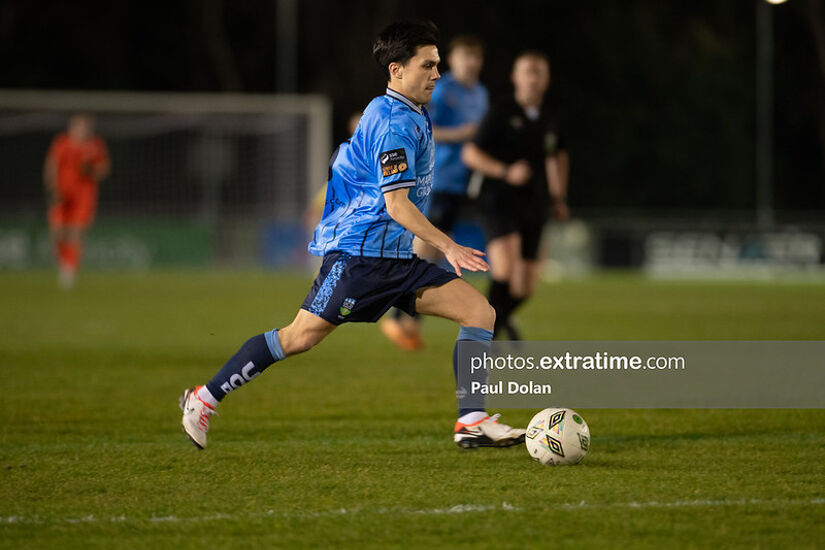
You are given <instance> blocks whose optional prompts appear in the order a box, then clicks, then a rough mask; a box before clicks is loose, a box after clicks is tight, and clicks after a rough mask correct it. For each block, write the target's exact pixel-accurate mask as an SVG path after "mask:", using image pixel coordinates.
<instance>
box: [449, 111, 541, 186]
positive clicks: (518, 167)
mask: <svg viewBox="0 0 825 550" xmlns="http://www.w3.org/2000/svg"><path fill="white" fill-rule="evenodd" d="M500 119H501V115H500V114H499V113H498V112H497V109H496V108H495V107H494V108H492V109H490V110H489V111H487V114H486V115H484V118H483V119H482V121H481V126H480V127H479V129H478V133H477V134H476V136H475V138H474V139H473V141H470V142H467V143H465V144H464V147H462V148H461V161H462V162H463V163H464V164H465V165H466V166H467V167H468V168H469V169H470V170H475V171H477V172H481V173H482V174H484V175H485V176H487V177H488V178H494V179H500V180H503V181H505V182H507V183H508V184H510V185H512V186H515V187H520V186H522V185H524V184H525V183H527V182H528V181H529V180H530V176H531V175H532V173H531V171H530V164H529V163H528V162H527V161H526V160H518V161H516V162H514V163H512V164H507V163H506V162H504V161H502V160H500V159H497V158H495V157H494V156H492V155H491V154H489V153H488V152H487V149H488V148H489V147H490V146H491V145H493V144H494V143H495V142H496V141H497V140H499V139H500V136H501V133H502V131H503V129H502V128H501V127H500V126H501V124H500V123H499V120H500Z"/></svg>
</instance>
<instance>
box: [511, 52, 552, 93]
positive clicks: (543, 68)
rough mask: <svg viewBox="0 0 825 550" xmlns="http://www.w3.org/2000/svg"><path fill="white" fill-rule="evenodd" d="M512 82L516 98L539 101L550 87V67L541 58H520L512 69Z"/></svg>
mask: <svg viewBox="0 0 825 550" xmlns="http://www.w3.org/2000/svg"><path fill="white" fill-rule="evenodd" d="M512 80H513V87H514V88H515V90H516V95H517V96H521V97H524V98H526V99H529V100H532V101H537V100H540V99H541V97H542V96H543V95H544V92H546V91H547V87H548V86H549V85H550V67H549V66H548V65H547V62H546V61H545V60H543V59H541V58H538V57H522V58H521V59H519V60H518V61H516V65H515V67H513V74H512Z"/></svg>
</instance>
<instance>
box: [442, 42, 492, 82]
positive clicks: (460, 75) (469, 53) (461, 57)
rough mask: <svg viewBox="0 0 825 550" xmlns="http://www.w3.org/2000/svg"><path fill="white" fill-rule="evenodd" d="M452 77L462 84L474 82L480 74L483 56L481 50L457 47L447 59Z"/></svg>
mask: <svg viewBox="0 0 825 550" xmlns="http://www.w3.org/2000/svg"><path fill="white" fill-rule="evenodd" d="M447 61H448V62H449V64H450V70H451V71H452V72H453V75H455V77H456V78H457V79H458V80H459V81H462V82H475V81H477V80H478V75H480V74H481V66H482V65H483V64H484V56H483V55H482V53H481V49H479V48H472V47H467V46H457V47H456V48H454V49H453V51H451V52H450V56H449V57H448V58H447Z"/></svg>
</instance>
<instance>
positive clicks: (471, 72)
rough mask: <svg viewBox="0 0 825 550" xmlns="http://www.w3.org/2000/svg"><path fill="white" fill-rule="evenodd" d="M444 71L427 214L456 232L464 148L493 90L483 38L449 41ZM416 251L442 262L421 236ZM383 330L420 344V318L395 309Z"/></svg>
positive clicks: (464, 178)
mask: <svg viewBox="0 0 825 550" xmlns="http://www.w3.org/2000/svg"><path fill="white" fill-rule="evenodd" d="M447 63H448V64H449V66H450V71H449V72H446V73H444V74H443V75H442V76H441V80H439V81H438V82H437V83H436V85H435V90H434V91H433V97H432V99H431V100H430V103H428V104H427V109H428V111H429V113H430V117H431V119H432V121H433V138H434V139H435V142H436V147H435V180H434V181H433V190H432V193H431V194H430V198H429V202H428V204H427V207H426V209H425V210H424V213H425V214H426V216H427V218H428V219H429V220H430V222H431V223H432V224H433V225H434V226H435V227H437V228H438V229H440V230H441V231H443V232H444V233H447V234H448V235H449V234H451V233H452V231H453V229H454V227H455V224H456V222H457V221H458V218H459V216H460V215H461V207H462V204H463V203H464V201H465V200H466V197H467V182H468V180H469V177H470V173H469V170H467V167H466V166H465V165H464V163H463V162H462V161H461V147H462V146H463V145H464V143H466V142H467V141H468V140H470V139H472V138H473V136H475V133H476V131H477V130H478V125H479V123H480V122H481V119H482V117H483V116H484V113H486V112H487V107H488V103H489V100H488V95H487V89H486V88H485V87H484V85H483V84H481V83H480V82H479V80H478V79H479V75H480V74H481V68H482V65H483V64H484V46H483V45H482V43H481V40H479V39H478V38H477V37H475V36H472V35H459V36H456V37H455V38H453V39H452V40H451V41H450V44H449V50H448V53H447ZM416 253H417V254H418V255H419V256H421V257H422V258H425V259H427V260H430V261H433V262H437V261H439V260H440V256H441V255H440V253H439V252H438V250H436V249H434V248H433V247H432V246H430V245H428V244H427V243H425V242H424V241H422V240H421V239H416ZM381 330H382V332H383V333H384V334H385V335H386V336H387V337H388V338H389V339H390V340H392V341H393V342H394V343H395V344H396V345H398V346H399V347H400V348H402V349H406V350H416V349H419V348H420V347H421V346H422V344H423V342H422V341H421V331H420V329H419V325H418V322H417V318H414V317H410V316H408V315H405V314H404V313H403V312H402V311H401V310H399V309H393V310H392V311H391V312H390V314H389V315H386V316H385V318H384V320H383V321H382V322H381Z"/></svg>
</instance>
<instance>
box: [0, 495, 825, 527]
mask: <svg viewBox="0 0 825 550" xmlns="http://www.w3.org/2000/svg"><path fill="white" fill-rule="evenodd" d="M822 504H825V498H812V499H807V500H805V499H796V500H764V499H758V498H753V499H735V500H723V499H720V500H711V499H698V500H676V501H671V502H658V501H647V502H634V501H630V502H587V501H581V502H561V503H558V504H554V505H553V509H555V510H559V509H561V510H591V509H604V508H627V509H645V508H647V509H650V508H652V509H656V508H662V509H670V508H719V507H725V506H816V505H822ZM522 510H523V508H520V507H518V506H513V505H512V504H509V503H507V502H502V503H501V504H498V505H479V504H457V505H455V506H450V507H448V508H430V509H410V508H375V509H369V508H350V509H347V508H338V509H332V510H322V511H315V512H313V511H307V512H275V511H274V510H268V511H267V512H265V513H262V514H245V515H232V514H210V515H206V516H194V517H181V516H151V517H147V518H140V517H128V516H125V515H120V516H112V517H98V516H95V515H92V514H90V515H86V516H78V517H67V518H45V517H40V516H36V515H35V516H4V517H0V524H6V525H11V524H23V525H59V524H78V523H80V524H103V523H144V522H149V523H193V522H205V521H221V520H229V521H233V520H238V521H248V520H250V519H263V518H284V519H312V518H322V517H336V516H359V515H387V514H392V515H424V516H438V515H451V514H470V513H476V512H492V511H506V512H514V511H515V512H518V511H522Z"/></svg>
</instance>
